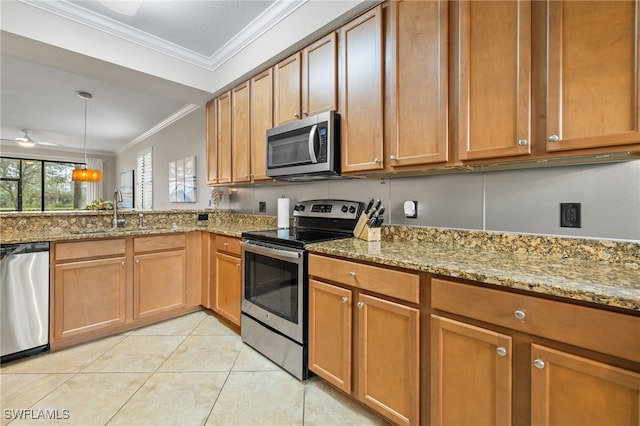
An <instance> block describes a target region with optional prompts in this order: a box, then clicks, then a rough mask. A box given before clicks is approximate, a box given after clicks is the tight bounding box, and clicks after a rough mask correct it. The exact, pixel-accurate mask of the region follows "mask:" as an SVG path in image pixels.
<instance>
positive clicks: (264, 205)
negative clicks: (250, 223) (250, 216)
mask: <svg viewBox="0 0 640 426" xmlns="http://www.w3.org/2000/svg"><path fill="white" fill-rule="evenodd" d="M266 212H267V202H266V201H259V202H258V213H266Z"/></svg>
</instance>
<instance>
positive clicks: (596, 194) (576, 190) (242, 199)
mask: <svg viewBox="0 0 640 426" xmlns="http://www.w3.org/2000/svg"><path fill="white" fill-rule="evenodd" d="M281 196H285V197H287V198H290V199H291V206H292V207H293V203H294V202H295V201H297V200H302V199H313V198H343V199H353V200H359V201H366V200H367V199H368V198H371V197H374V198H380V199H381V200H382V202H383V204H384V205H385V206H386V208H387V212H388V214H386V215H385V216H386V218H387V219H388V220H387V223H392V224H405V225H420V226H435V227H446V228H458V229H474V230H488V231H507V232H519V233H533V234H547V235H566V236H579V237H594V238H606V239H622V240H633V241H639V240H640V161H630V162H624V163H609V164H595V165H594V164H592V165H579V166H563V167H549V168H541V169H526V170H510V171H491V172H474V173H460V174H447V175H436V176H423V177H408V178H393V179H384V180H380V179H348V180H340V181H325V182H316V183H302V184H286V185H269V186H255V187H241V188H235V189H231V193H230V194H229V199H228V207H230V208H232V209H233V210H235V211H238V212H242V213H258V203H259V201H266V202H267V213H266V214H269V215H276V214H277V208H276V205H277V201H276V200H277V198H279V197H281ZM406 200H416V201H418V218H417V219H407V218H405V217H404V214H403V212H402V205H403V203H404V201H406ZM562 202H572V203H581V205H582V206H581V207H582V227H581V228H562V227H560V203H562Z"/></svg>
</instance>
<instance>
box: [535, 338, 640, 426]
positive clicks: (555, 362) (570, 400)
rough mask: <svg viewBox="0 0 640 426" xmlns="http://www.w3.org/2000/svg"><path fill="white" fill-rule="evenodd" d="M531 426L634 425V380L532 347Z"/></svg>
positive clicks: (639, 405) (637, 409)
mask: <svg viewBox="0 0 640 426" xmlns="http://www.w3.org/2000/svg"><path fill="white" fill-rule="evenodd" d="M531 362H532V366H531V424H532V425H619V426H622V425H629V426H631V425H634V426H636V425H638V424H639V423H640V374H638V373H634V372H631V371H628V370H623V369H620V368H615V367H612V366H610V365H607V364H603V363H600V362H596V361H593V360H590V359H588V358H583V357H579V356H576V355H572V354H569V353H566V352H562V351H557V350H554V349H550V348H546V347H544V346H540V345H536V344H533V345H532V349H531Z"/></svg>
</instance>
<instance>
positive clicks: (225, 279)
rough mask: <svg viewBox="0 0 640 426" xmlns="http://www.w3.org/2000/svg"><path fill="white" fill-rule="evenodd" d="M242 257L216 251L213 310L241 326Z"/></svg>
mask: <svg viewBox="0 0 640 426" xmlns="http://www.w3.org/2000/svg"><path fill="white" fill-rule="evenodd" d="M241 274H242V269H241V262H240V258H239V257H236V256H229V255H226V254H224V253H216V287H215V293H216V294H215V298H214V305H213V310H214V311H216V312H217V313H219V314H220V315H222V316H223V317H225V318H227V319H228V320H229V321H231V322H232V323H234V324H236V325H238V326H240V307H241V304H242V275H241Z"/></svg>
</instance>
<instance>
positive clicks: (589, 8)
mask: <svg viewBox="0 0 640 426" xmlns="http://www.w3.org/2000/svg"><path fill="white" fill-rule="evenodd" d="M547 7H548V14H549V16H548V31H549V34H548V37H549V39H548V46H549V47H548V49H549V51H548V55H549V56H548V67H549V68H548V77H547V78H548V85H549V86H548V94H547V150H548V151H560V150H570V149H580V148H594V147H596V148H597V147H605V146H614V145H624V144H632V143H639V142H640V129H639V126H640V108H639V104H638V102H639V96H638V87H639V84H640V80H639V70H638V68H639V65H640V62H639V61H640V58H639V57H638V26H637V25H638V2H637V1H588V2H580V1H572V2H567V1H565V2H556V1H550V2H548V5H547Z"/></svg>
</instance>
